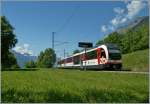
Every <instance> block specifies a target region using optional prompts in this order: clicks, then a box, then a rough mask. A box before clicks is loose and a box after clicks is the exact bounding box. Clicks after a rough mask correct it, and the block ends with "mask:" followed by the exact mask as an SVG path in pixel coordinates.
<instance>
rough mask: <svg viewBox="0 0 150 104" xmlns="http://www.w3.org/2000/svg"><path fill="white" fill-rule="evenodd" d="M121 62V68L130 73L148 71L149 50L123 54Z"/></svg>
mask: <svg viewBox="0 0 150 104" xmlns="http://www.w3.org/2000/svg"><path fill="white" fill-rule="evenodd" d="M122 61H123V67H124V68H129V69H131V70H132V71H149V49H146V50H140V51H136V52H133V53H129V54H125V55H123V58H122Z"/></svg>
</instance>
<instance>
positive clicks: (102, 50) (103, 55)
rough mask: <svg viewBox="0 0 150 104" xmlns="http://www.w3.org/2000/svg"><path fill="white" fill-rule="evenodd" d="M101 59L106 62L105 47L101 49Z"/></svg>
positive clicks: (103, 62)
mask: <svg viewBox="0 0 150 104" xmlns="http://www.w3.org/2000/svg"><path fill="white" fill-rule="evenodd" d="M100 61H101V63H102V64H105V63H106V52H105V50H104V49H101V55H100Z"/></svg>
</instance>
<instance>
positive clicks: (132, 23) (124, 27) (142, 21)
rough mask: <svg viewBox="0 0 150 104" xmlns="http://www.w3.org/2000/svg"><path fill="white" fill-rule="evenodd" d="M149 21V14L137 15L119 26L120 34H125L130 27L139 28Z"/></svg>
mask: <svg viewBox="0 0 150 104" xmlns="http://www.w3.org/2000/svg"><path fill="white" fill-rule="evenodd" d="M148 23H149V16H143V17H136V18H134V19H133V20H130V21H128V22H127V23H126V24H124V25H122V26H120V27H118V28H117V32H118V33H119V34H124V33H126V31H127V30H128V29H137V28H138V27H139V26H141V25H142V24H148Z"/></svg>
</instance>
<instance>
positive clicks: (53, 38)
mask: <svg viewBox="0 0 150 104" xmlns="http://www.w3.org/2000/svg"><path fill="white" fill-rule="evenodd" d="M54 34H55V32H52V49H53V50H54Z"/></svg>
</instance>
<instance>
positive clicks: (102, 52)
mask: <svg viewBox="0 0 150 104" xmlns="http://www.w3.org/2000/svg"><path fill="white" fill-rule="evenodd" d="M102 57H103V58H106V54H105V51H104V49H102V50H101V58H102Z"/></svg>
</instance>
